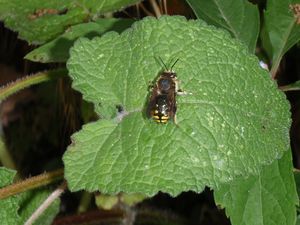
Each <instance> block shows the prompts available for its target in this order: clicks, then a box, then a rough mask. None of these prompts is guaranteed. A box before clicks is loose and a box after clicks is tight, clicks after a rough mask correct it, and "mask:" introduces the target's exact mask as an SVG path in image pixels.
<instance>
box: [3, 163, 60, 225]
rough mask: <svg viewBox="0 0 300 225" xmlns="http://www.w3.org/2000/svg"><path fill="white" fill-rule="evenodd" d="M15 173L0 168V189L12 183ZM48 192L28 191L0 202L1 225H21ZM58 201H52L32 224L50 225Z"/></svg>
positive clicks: (57, 206) (57, 207) (41, 190)
mask: <svg viewBox="0 0 300 225" xmlns="http://www.w3.org/2000/svg"><path fill="white" fill-rule="evenodd" d="M15 174H16V172H15V171H13V170H8V169H6V168H4V167H0V185H1V186H0V187H5V186H7V185H9V184H11V183H12V181H13V178H14V176H15ZM49 194H50V190H48V189H46V188H41V189H37V190H33V191H28V192H25V193H22V194H19V195H16V196H12V197H9V198H6V199H2V200H0V208H1V210H0V221H1V224H3V225H6V224H7V225H11V224H14V225H21V224H24V222H25V221H26V220H27V219H28V218H29V217H30V216H31V214H32V213H33V212H34V211H35V210H36V209H37V207H39V206H40V204H41V203H42V202H43V201H44V200H45V199H46V198H47V197H48V196H49ZM59 203H60V201H59V200H56V201H54V203H52V204H51V206H50V207H49V208H48V209H47V210H46V211H45V212H44V213H43V214H42V215H41V216H40V218H38V219H37V220H36V221H35V223H34V224H36V225H39V224H43V225H47V224H49V225H50V224H51V223H52V221H53V218H54V217H55V216H56V214H57V213H58V211H59Z"/></svg>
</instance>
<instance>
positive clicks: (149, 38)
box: [63, 16, 290, 196]
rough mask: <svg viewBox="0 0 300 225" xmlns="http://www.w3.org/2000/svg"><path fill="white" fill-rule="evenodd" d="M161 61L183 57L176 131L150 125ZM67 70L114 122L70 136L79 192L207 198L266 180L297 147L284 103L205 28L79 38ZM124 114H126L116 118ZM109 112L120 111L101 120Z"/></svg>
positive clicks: (251, 64)
mask: <svg viewBox="0 0 300 225" xmlns="http://www.w3.org/2000/svg"><path fill="white" fill-rule="evenodd" d="M174 34H176V35H174ZM157 57H161V58H162V59H163V60H164V61H165V62H166V63H169V62H170V61H171V59H174V58H175V59H176V58H179V62H178V63H177V64H176V65H175V67H174V70H175V71H176V72H177V75H178V79H179V80H180V82H181V83H180V88H181V89H183V90H185V91H186V92H187V93H188V94H187V95H184V96H177V113H176V114H177V125H175V124H174V123H173V122H169V123H167V124H166V125H160V124H156V123H155V122H153V121H152V120H150V119H148V118H146V116H145V105H147V101H148V99H149V92H148V86H149V81H153V80H155V78H156V77H157V75H158V74H159V73H160V72H161V71H162V70H163V66H162V65H160V63H159V61H158V60H157ZM67 67H68V69H69V73H70V76H71V77H72V79H73V87H74V88H75V89H76V90H79V91H80V92H81V93H82V94H83V97H84V99H85V100H87V101H90V102H93V103H94V104H95V111H96V112H97V113H98V114H99V115H102V117H103V118H106V119H102V120H99V121H97V122H94V123H90V124H87V125H85V126H83V128H82V130H81V131H80V132H77V133H76V134H74V135H73V136H72V142H73V143H72V144H71V145H70V146H69V147H68V151H67V152H66V153H65V155H64V158H63V160H64V164H65V177H66V179H67V180H68V184H69V187H70V188H71V190H73V191H75V190H80V189H86V190H89V191H95V190H100V191H101V192H102V193H106V194H115V193H118V192H121V191H122V192H125V193H144V194H146V195H150V196H151V195H153V194H155V193H156V192H158V191H163V192H168V193H170V194H172V195H177V194H178V193H180V192H182V191H187V190H193V191H196V192H200V191H202V190H203V188H204V186H205V185H207V186H209V187H212V188H214V187H217V186H219V185H220V184H222V183H226V182H228V181H230V180H232V179H234V178H236V177H238V176H240V175H243V176H248V175H249V174H255V173H258V172H259V170H260V168H261V165H263V164H268V163H271V162H272V161H273V160H275V159H276V158H280V157H281V156H282V155H283V152H284V151H285V150H286V149H287V148H288V146H289V135H288V134H289V126H290V112H289V104H288V102H287V101H286V98H285V96H284V94H283V93H282V92H280V91H278V90H277V87H276V85H275V83H274V82H273V81H272V80H271V79H270V77H269V75H268V73H267V72H266V71H265V70H263V69H262V68H260V66H259V64H258V60H257V58H256V57H254V56H253V55H249V53H248V50H247V49H245V46H244V45H242V44H241V43H240V42H239V41H237V40H235V39H232V38H231V37H230V36H229V35H228V33H227V32H224V31H223V30H219V29H216V28H214V27H212V26H207V25H206V24H205V23H204V22H202V21H200V20H191V21H187V20H186V19H184V18H183V17H178V16H176V17H161V18H160V19H158V20H156V19H154V18H146V19H144V20H142V21H141V22H137V23H135V24H134V25H133V27H132V29H128V30H126V31H125V32H123V33H122V34H121V35H119V34H117V33H115V32H110V33H107V34H106V35H104V36H102V37H101V38H95V39H93V40H92V41H90V40H88V39H86V38H82V39H79V40H78V41H77V42H76V43H75V45H74V47H73V48H72V49H71V57H70V59H69V61H68V63H67ZM116 105H121V106H122V107H123V108H124V110H125V112H123V114H122V115H118V116H117V117H116V118H115V119H110V118H113V117H114V116H116V111H117V110H116ZM107 108H110V109H114V111H115V112H114V113H109V112H110V111H109V110H107V111H106V112H105V114H104V115H103V114H102V111H101V110H102V109H107ZM122 116H123V118H122ZM118 119H119V120H118ZM120 119H121V121H120Z"/></svg>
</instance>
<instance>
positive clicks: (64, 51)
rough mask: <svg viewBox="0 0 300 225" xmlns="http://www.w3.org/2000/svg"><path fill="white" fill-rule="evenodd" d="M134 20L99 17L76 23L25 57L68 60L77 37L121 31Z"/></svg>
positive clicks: (52, 60)
mask: <svg viewBox="0 0 300 225" xmlns="http://www.w3.org/2000/svg"><path fill="white" fill-rule="evenodd" d="M132 22H133V20H128V19H99V20H97V21H96V22H89V23H83V24H78V25H74V26H72V27H70V28H69V29H68V30H66V32H65V33H64V34H62V35H60V36H59V37H57V38H56V39H54V40H53V41H50V42H48V43H47V44H44V45H42V46H41V47H39V48H37V49H34V50H33V51H31V52H30V53H28V54H27V55H26V56H25V59H29V60H31V61H35V62H42V63H50V62H66V61H67V59H68V58H69V50H70V48H71V47H72V46H73V44H74V42H75V40H77V38H79V37H87V38H92V37H95V36H100V35H102V34H104V33H105V32H108V31H117V32H121V31H123V30H124V29H125V28H128V27H129V26H130V25H131V24H132Z"/></svg>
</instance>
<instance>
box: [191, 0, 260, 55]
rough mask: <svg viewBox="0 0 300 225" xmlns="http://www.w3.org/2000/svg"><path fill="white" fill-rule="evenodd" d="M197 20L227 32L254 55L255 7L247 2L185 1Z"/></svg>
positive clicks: (232, 0) (257, 13)
mask: <svg viewBox="0 0 300 225" xmlns="http://www.w3.org/2000/svg"><path fill="white" fill-rule="evenodd" d="M187 2H188V3H189V4H190V6H191V8H192V9H193V10H194V13H195V14H196V16H197V18H200V19H203V20H205V21H206V22H207V23H209V24H213V25H215V26H218V27H222V28H224V29H226V30H228V31H229V32H230V33H231V35H232V36H233V37H235V38H237V39H239V40H241V41H242V42H244V43H245V44H246V45H247V46H248V49H249V51H250V52H252V53H254V51H255V47H256V41H257V38H258V33H259V12H258V8H257V6H255V5H253V4H251V3H250V2H248V1H247V0H227V1H223V0H210V1H207V0H187Z"/></svg>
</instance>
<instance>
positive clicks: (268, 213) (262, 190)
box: [215, 151, 299, 225]
mask: <svg viewBox="0 0 300 225" xmlns="http://www.w3.org/2000/svg"><path fill="white" fill-rule="evenodd" d="M292 168H293V165H292V161H291V152H290V151H287V152H286V153H285V155H284V156H283V157H282V158H281V159H280V160H278V161H277V160H276V161H274V162H273V163H272V164H271V165H267V166H265V167H264V168H263V170H262V171H261V172H260V173H259V174H258V175H255V176H250V177H248V178H246V179H245V178H240V179H237V180H235V181H233V182H231V183H229V184H225V185H221V187H220V188H219V189H218V190H215V200H216V202H217V203H218V204H221V205H222V206H223V207H225V209H226V213H227V215H228V216H229V217H230V219H231V222H232V224H239V225H252V224H257V225H266V224H274V225H275V224H280V225H294V224H295V221H296V210H295V205H298V202H299V200H298V196H297V192H296V186H295V181H294V177H293V174H292Z"/></svg>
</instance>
